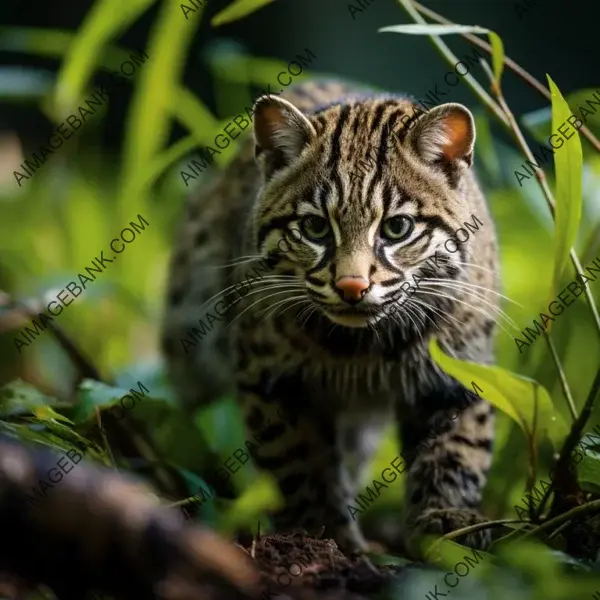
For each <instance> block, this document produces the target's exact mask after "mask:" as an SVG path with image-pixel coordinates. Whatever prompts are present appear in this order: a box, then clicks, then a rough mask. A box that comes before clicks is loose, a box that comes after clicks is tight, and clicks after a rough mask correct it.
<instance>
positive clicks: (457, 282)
mask: <svg viewBox="0 0 600 600" xmlns="http://www.w3.org/2000/svg"><path fill="white" fill-rule="evenodd" d="M424 281H425V282H426V283H429V282H436V283H438V282H440V283H453V284H455V285H462V286H464V287H469V288H476V289H478V290H485V291H486V292H490V293H491V294H495V295H496V296H499V297H500V298H504V299H505V300H508V301H509V302H512V303H513V304H516V305H517V306H519V307H520V308H524V306H523V305H522V304H519V303H518V302H516V301H515V300H513V299H512V298H509V297H508V296H505V295H504V294H500V293H499V292H496V291H495V290H492V289H490V288H486V287H484V286H483V285H475V284H474V283H469V282H467V281H461V280H460V279H452V280H450V279H438V278H428V279H426V280H424ZM419 283H420V282H419Z"/></svg>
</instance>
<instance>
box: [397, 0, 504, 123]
mask: <svg viewBox="0 0 600 600" xmlns="http://www.w3.org/2000/svg"><path fill="white" fill-rule="evenodd" d="M398 3H399V4H400V5H401V6H402V7H403V8H404V10H406V12H407V13H408V14H409V15H410V16H411V17H412V18H413V19H414V21H415V22H416V23H420V24H422V25H428V23H427V21H426V20H425V19H424V18H423V17H422V16H421V15H420V14H419V12H418V11H417V10H416V9H415V7H414V6H413V0H398ZM429 37H430V38H431V41H432V42H433V43H434V45H435V47H436V48H437V49H438V51H439V52H440V54H441V55H442V56H443V57H444V58H445V59H446V60H447V61H448V62H449V63H450V64H456V63H457V62H459V60H458V58H457V57H456V56H455V54H454V53H453V52H452V50H450V48H448V46H447V44H446V43H445V42H444V41H443V40H442V39H441V38H440V36H438V35H430V36H429ZM462 78H463V80H464V81H465V82H466V83H467V85H468V86H469V87H470V88H471V89H472V90H473V92H474V93H475V94H476V95H477V97H478V98H479V99H480V100H481V101H482V102H483V103H484V104H485V105H486V107H487V108H488V109H489V110H490V111H492V113H494V115H495V116H496V118H497V119H499V120H500V121H502V122H503V123H504V125H507V126H508V123H507V122H506V117H505V116H504V114H503V113H502V111H501V110H500V108H499V106H498V105H497V104H496V102H495V101H494V99H493V98H492V97H491V96H490V95H489V94H488V93H487V92H486V91H485V90H484V89H483V88H482V87H481V85H480V84H479V82H478V81H477V80H476V79H475V78H474V77H473V76H472V75H470V74H469V73H467V74H466V75H463V76H462Z"/></svg>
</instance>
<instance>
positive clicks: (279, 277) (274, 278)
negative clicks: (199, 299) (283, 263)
mask: <svg viewBox="0 0 600 600" xmlns="http://www.w3.org/2000/svg"><path fill="white" fill-rule="evenodd" d="M288 277H289V278H291V279H298V278H297V277H296V276H294V275H264V276H263V277H261V279H260V280H259V283H263V282H264V281H267V283H269V282H271V281H282V282H283V281H284V280H285V281H287V280H288ZM239 285H240V283H239V282H238V283H234V284H233V285H230V286H228V287H226V288H225V289H223V290H221V291H220V292H217V293H216V294H215V295H214V296H211V297H210V298H209V299H208V300H205V301H204V302H203V303H202V304H201V305H200V306H199V307H198V309H197V310H198V311H200V310H201V309H202V308H204V307H205V306H206V305H207V304H209V303H210V302H211V301H212V300H216V299H217V298H219V296H222V295H223V294H226V293H227V292H229V291H231V290H233V289H234V288H235V287H238V286H239ZM250 285H254V283H251V284H250Z"/></svg>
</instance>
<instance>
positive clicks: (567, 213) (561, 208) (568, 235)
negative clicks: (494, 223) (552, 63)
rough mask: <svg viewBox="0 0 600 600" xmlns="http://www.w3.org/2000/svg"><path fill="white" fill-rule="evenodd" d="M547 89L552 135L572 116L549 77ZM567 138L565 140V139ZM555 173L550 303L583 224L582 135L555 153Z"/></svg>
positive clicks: (567, 142)
mask: <svg viewBox="0 0 600 600" xmlns="http://www.w3.org/2000/svg"><path fill="white" fill-rule="evenodd" d="M546 77H547V78H548V87H549V89H550V93H551V95H552V132H553V133H554V132H556V131H558V128H559V127H561V126H563V124H567V127H568V128H569V129H574V128H573V127H570V126H569V124H568V122H567V119H568V118H569V117H570V116H571V115H572V111H571V109H570V108H569V105H568V104H567V102H566V100H565V99H564V98H563V95H562V94H561V93H560V90H559V89H558V87H557V86H556V84H555V83H554V81H552V78H551V77H550V76H549V75H547V76H546ZM565 137H566V136H565ZM554 169H555V171H556V210H555V216H554V222H555V231H556V237H555V245H554V250H555V251H554V279H553V281H552V288H551V289H550V299H552V298H554V297H555V296H556V290H557V289H558V286H559V284H560V278H561V276H562V275H563V273H564V270H565V268H566V266H567V263H568V261H569V252H570V250H571V248H572V247H573V245H574V243H575V238H576V237H577V231H578V229H579V222H580V221H581V178H582V153H581V140H580V138H579V133H578V132H577V131H573V133H572V135H571V136H570V138H569V139H565V143H564V145H563V146H561V147H560V148H558V149H556V150H555V151H554Z"/></svg>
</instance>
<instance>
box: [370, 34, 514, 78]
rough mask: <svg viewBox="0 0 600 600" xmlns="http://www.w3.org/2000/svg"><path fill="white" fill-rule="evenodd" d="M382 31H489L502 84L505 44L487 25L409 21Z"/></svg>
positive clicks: (495, 71) (496, 73) (495, 69)
mask: <svg viewBox="0 0 600 600" xmlns="http://www.w3.org/2000/svg"><path fill="white" fill-rule="evenodd" d="M378 31H379V32H381V33H389V32H391V33H407V34H409V35H455V34H463V33H487V34H488V37H489V40H490V44H491V46H492V63H493V66H494V76H495V82H496V85H500V78H501V77H502V71H503V70H504V44H503V43H502V38H501V37H500V36H499V35H498V34H497V33H495V32H494V31H491V30H490V29H487V28H485V27H479V25H422V24H420V23H409V24H406V25H389V26H388V27H381V28H380V29H378Z"/></svg>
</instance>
